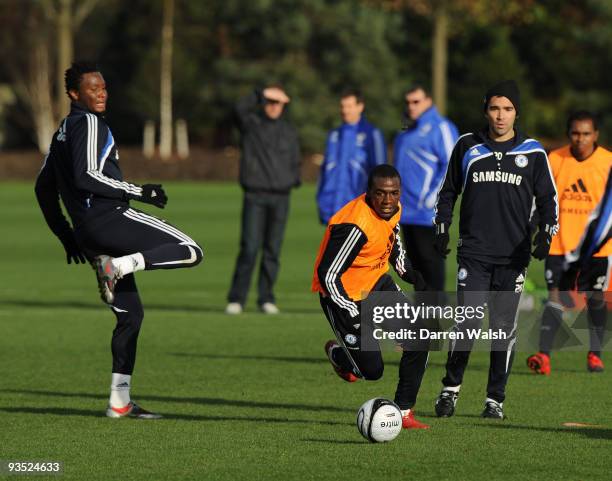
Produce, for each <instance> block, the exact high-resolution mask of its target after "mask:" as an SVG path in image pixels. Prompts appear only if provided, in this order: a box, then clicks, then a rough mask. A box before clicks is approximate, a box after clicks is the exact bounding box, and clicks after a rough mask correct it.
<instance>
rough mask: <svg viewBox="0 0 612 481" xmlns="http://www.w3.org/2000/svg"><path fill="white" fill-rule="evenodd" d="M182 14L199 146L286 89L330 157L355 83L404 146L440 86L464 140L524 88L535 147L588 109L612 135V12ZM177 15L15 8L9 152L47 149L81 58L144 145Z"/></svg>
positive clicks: (249, 1) (153, 9)
mask: <svg viewBox="0 0 612 481" xmlns="http://www.w3.org/2000/svg"><path fill="white" fill-rule="evenodd" d="M172 3H173V16H172V26H173V37H172V57H171V63H172V77H171V92H172V113H173V115H174V117H175V118H182V119H185V120H186V121H187V123H188V126H189V135H190V139H191V141H192V142H195V143H198V144H202V145H205V146H209V147H221V146H225V145H228V144H232V143H235V142H236V141H237V138H236V135H235V132H234V129H233V116H232V107H233V105H234V103H235V101H236V100H237V98H238V97H239V96H241V95H244V94H246V93H248V92H249V91H251V90H252V89H253V88H255V87H258V86H263V85H265V84H266V83H270V82H279V83H281V84H283V85H284V86H285V88H286V90H287V91H288V93H289V94H290V95H291V97H292V98H293V100H294V101H293V102H292V103H291V104H290V108H289V114H290V116H291V118H292V119H293V121H294V122H295V124H296V125H297V127H298V129H299V131H300V137H301V142H302V145H303V147H304V149H305V150H306V151H310V152H318V151H321V150H322V149H323V146H324V141H325V136H326V133H327V131H328V130H329V129H330V128H332V127H333V126H334V125H336V124H338V122H339V116H338V95H339V93H340V92H341V91H342V90H344V89H345V88H346V87H347V86H352V87H358V88H361V90H362V91H363V93H364V96H365V99H366V115H367V116H368V118H369V119H370V120H371V121H372V122H374V123H375V124H376V125H378V126H379V127H380V128H381V129H382V130H383V132H384V133H385V136H386V138H387V140H388V141H391V140H392V137H393V136H394V135H395V133H396V132H397V131H398V130H399V129H400V128H401V126H402V114H403V98H402V94H403V92H404V91H405V89H406V88H407V87H409V86H410V85H411V84H414V83H422V84H425V85H429V86H431V87H432V89H433V92H434V94H435V100H436V102H437V103H438V104H439V105H441V106H442V107H443V108H444V109H445V110H446V114H447V115H448V116H449V117H450V118H451V119H452V120H453V121H454V122H455V123H456V124H457V125H458V126H459V128H460V130H461V131H462V132H465V131H469V130H472V129H475V128H479V127H480V126H481V125H482V124H483V120H484V119H483V118H482V109H481V105H482V97H483V94H484V92H485V90H486V88H487V87H488V86H490V85H491V84H493V83H495V82H497V81H499V80H503V79H506V78H513V79H515V80H516V81H517V82H518V83H519V85H520V87H521V94H522V99H523V101H522V103H523V107H524V108H523V112H522V115H521V117H522V118H521V119H520V125H521V127H522V128H523V129H525V130H527V132H528V133H529V134H530V135H533V136H538V137H541V138H544V139H549V140H553V139H557V140H560V139H561V138H562V137H563V133H564V128H565V119H566V117H567V114H568V113H569V112H570V111H572V110H576V109H589V110H594V111H595V112H598V113H600V114H601V117H602V121H603V124H602V130H603V132H602V133H603V139H604V142H605V141H606V140H608V139H610V138H611V137H610V135H609V134H610V133H612V125H609V124H610V122H606V120H609V119H607V118H606V116H607V117H609V116H610V114H609V112H611V111H612V109H611V107H612V99H611V98H610V95H609V85H608V84H609V81H608V78H607V77H608V74H609V72H610V71H612V54H611V52H612V30H611V29H610V28H609V25H610V24H611V23H612V2H609V1H606V0H547V1H536V0H508V1H505V2H499V1H494V0H456V1H450V0H335V1H334V0H206V1H197V0H173V1H172ZM163 18H164V0H131V1H130V2H123V1H120V0H23V1H22V0H0V24H1V25H2V29H0V58H1V60H2V61H1V62H0V132H1V135H0V141H1V142H2V148H5V149H6V148H15V147H19V148H23V147H27V146H38V147H39V148H40V149H41V150H44V149H45V148H46V147H45V146H46V144H47V143H48V141H47V138H50V135H51V134H50V132H52V131H53V130H54V129H55V128H56V126H57V122H58V120H59V119H60V118H61V117H62V116H63V115H65V113H66V109H67V105H68V103H67V98H66V96H65V94H64V92H63V79H62V74H63V70H64V69H65V68H66V67H67V66H68V64H69V62H70V60H71V59H75V58H76V59H93V60H95V61H97V62H98V64H99V65H100V67H101V70H102V71H103V73H104V75H105V78H106V80H107V84H108V87H109V94H110V100H109V111H108V114H107V115H108V118H109V121H110V124H111V125H112V128H113V132H114V134H115V137H116V138H117V139H118V141H119V142H120V143H123V144H126V143H133V144H138V143H140V142H141V141H142V127H143V125H144V123H145V122H146V121H147V120H155V121H157V122H159V118H160V94H161V91H160V89H162V87H161V85H163V82H160V72H161V64H162V50H163V49H162V37H163V35H162V24H163ZM166 85H168V79H167V78H166ZM167 89H168V88H166V90H167ZM162 105H163V104H162ZM162 110H163V108H162Z"/></svg>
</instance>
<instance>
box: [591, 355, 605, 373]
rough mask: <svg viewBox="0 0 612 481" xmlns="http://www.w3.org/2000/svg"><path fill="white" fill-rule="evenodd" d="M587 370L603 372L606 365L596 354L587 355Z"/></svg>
mask: <svg viewBox="0 0 612 481" xmlns="http://www.w3.org/2000/svg"><path fill="white" fill-rule="evenodd" d="M587 370H588V371H589V372H602V371H603V370H604V363H603V361H602V360H601V357H599V356H598V355H597V354H595V353H594V352H589V353H588V355H587Z"/></svg>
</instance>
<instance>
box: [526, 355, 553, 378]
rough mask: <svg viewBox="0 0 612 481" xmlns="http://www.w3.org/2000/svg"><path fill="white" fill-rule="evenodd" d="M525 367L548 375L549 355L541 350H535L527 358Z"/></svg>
mask: <svg viewBox="0 0 612 481" xmlns="http://www.w3.org/2000/svg"><path fill="white" fill-rule="evenodd" d="M527 367H528V368H529V369H531V370H532V371H533V372H535V373H536V374H543V375H544V376H549V375H550V356H549V355H548V354H544V353H543V352H537V353H535V354H534V355H533V356H529V357H528V358H527Z"/></svg>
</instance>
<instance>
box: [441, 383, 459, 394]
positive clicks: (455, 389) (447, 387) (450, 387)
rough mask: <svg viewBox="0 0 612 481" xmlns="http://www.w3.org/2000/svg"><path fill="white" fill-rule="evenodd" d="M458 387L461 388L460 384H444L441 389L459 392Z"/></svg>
mask: <svg viewBox="0 0 612 481" xmlns="http://www.w3.org/2000/svg"><path fill="white" fill-rule="evenodd" d="M460 389H461V384H459V386H444V387H443V388H442V390H443V391H450V392H459V390H460Z"/></svg>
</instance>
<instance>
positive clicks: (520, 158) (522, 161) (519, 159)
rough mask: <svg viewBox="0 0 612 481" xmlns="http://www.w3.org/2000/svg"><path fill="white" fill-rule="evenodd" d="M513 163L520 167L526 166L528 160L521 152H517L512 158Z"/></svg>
mask: <svg viewBox="0 0 612 481" xmlns="http://www.w3.org/2000/svg"><path fill="white" fill-rule="evenodd" d="M514 163H515V164H516V166H517V167H521V168H522V167H527V164H528V163H529V160H528V159H527V157H526V156H524V155H523V154H519V155H517V156H516V157H515V158H514Z"/></svg>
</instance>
